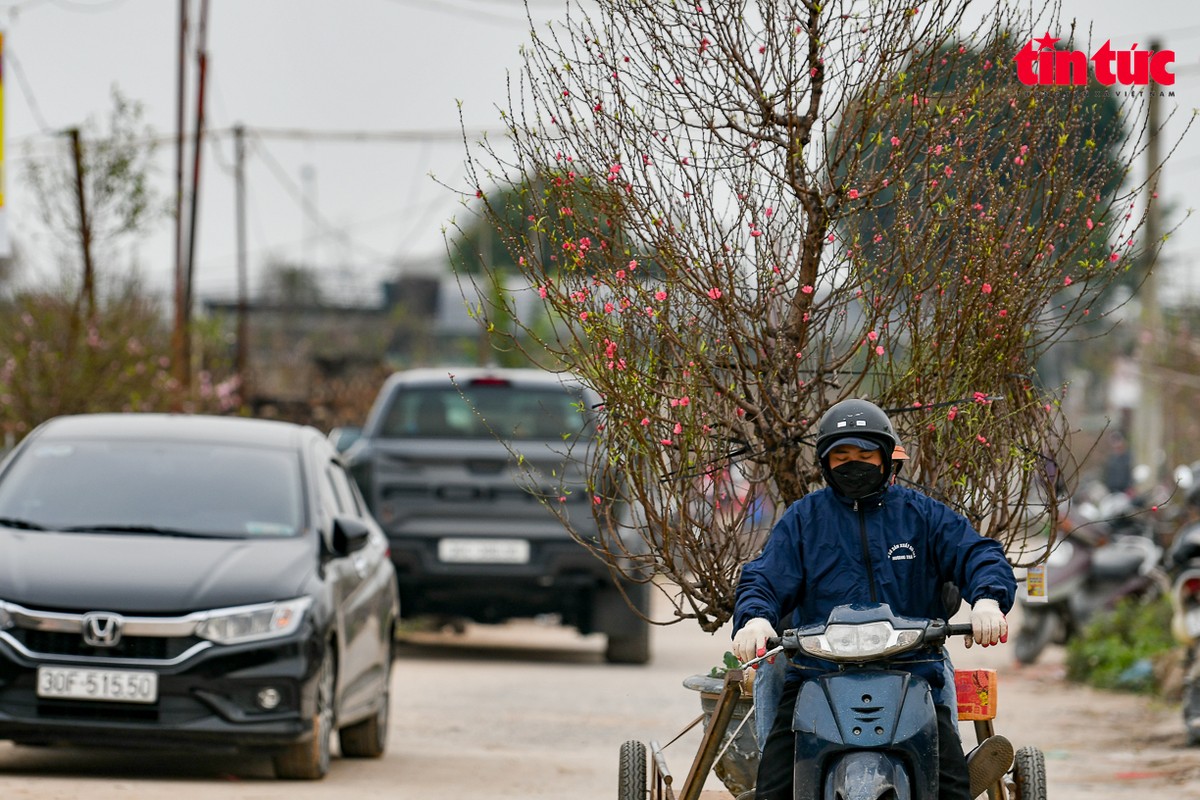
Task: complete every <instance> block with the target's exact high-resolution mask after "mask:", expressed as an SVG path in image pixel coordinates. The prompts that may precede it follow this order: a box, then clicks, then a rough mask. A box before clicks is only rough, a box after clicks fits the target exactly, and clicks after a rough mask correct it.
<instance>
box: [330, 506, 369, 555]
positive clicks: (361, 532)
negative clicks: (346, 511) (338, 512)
mask: <svg viewBox="0 0 1200 800" xmlns="http://www.w3.org/2000/svg"><path fill="white" fill-rule="evenodd" d="M370 536H371V529H370V528H368V527H367V525H366V523H364V522H363V521H362V520H359V519H355V518H354V517H342V516H338V517H334V518H333V541H332V544H333V552H334V555H338V556H348V555H350V554H351V553H354V552H356V551H358V550H362V549H363V548H364V547H366V546H367V540H368V539H369V538H370Z"/></svg>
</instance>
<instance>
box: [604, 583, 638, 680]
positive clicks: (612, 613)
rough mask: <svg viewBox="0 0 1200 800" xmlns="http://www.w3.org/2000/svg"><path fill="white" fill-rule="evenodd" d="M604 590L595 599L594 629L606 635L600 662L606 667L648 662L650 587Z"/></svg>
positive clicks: (636, 586) (628, 586) (631, 586)
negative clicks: (606, 639)
mask: <svg viewBox="0 0 1200 800" xmlns="http://www.w3.org/2000/svg"><path fill="white" fill-rule="evenodd" d="M622 586H623V588H624V590H625V591H624V593H622V592H621V591H620V590H619V589H618V588H617V587H615V586H612V587H606V588H605V590H604V591H602V592H600V593H599V594H598V596H597V597H596V606H595V612H594V613H595V616H596V621H597V625H596V628H597V629H598V630H600V631H603V632H604V633H605V634H607V635H608V644H607V645H606V646H605V648H604V660H605V661H607V662H608V663H610V664H645V663H646V662H648V661H649V660H650V623H649V622H647V621H646V620H645V619H643V618H642V616H641V615H644V614H647V613H648V612H649V610H650V587H649V586H648V585H646V584H644V583H642V584H639V583H625V584H622ZM626 598H628V600H626Z"/></svg>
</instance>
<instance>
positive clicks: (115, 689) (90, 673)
mask: <svg viewBox="0 0 1200 800" xmlns="http://www.w3.org/2000/svg"><path fill="white" fill-rule="evenodd" d="M37 678H38V683H37V694H38V697H52V698H60V699H66V700H102V701H107V702H115V703H154V702H157V701H158V673H155V672H141V671H134V670H117V669H87V668H83V667H38V673H37Z"/></svg>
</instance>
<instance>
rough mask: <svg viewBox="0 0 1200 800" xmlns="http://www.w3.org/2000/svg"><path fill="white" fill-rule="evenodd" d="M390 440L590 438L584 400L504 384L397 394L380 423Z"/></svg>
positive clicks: (572, 394)
mask: <svg viewBox="0 0 1200 800" xmlns="http://www.w3.org/2000/svg"><path fill="white" fill-rule="evenodd" d="M382 435H383V436H386V437H389V438H403V437H411V438H421V437H433V438H438V439H484V438H486V439H492V438H496V437H500V438H503V439H509V440H514V441H521V440H533V439H556V440H561V439H566V438H575V437H580V436H583V437H587V436H590V435H591V422H590V414H589V413H588V409H586V408H585V407H584V403H583V398H582V396H581V395H580V394H578V393H576V392H571V391H569V390H567V389H565V388H562V389H560V388H529V387H520V386H513V385H511V384H508V383H506V382H497V383H494V384H493V383H484V384H480V383H473V384H470V385H467V386H464V387H461V391H460V389H459V388H457V387H453V386H447V387H445V388H441V387H420V388H409V389H405V390H403V391H401V392H399V393H398V394H397V395H396V396H395V397H394V399H393V401H392V405H391V408H389V409H388V413H387V416H386V417H385V418H384V421H383V430H382Z"/></svg>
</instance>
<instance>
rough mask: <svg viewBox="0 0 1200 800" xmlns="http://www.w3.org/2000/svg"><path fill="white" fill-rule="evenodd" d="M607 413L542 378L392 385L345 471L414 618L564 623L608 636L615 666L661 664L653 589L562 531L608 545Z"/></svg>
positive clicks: (423, 375)
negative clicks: (595, 487) (599, 423)
mask: <svg viewBox="0 0 1200 800" xmlns="http://www.w3.org/2000/svg"><path fill="white" fill-rule="evenodd" d="M599 403H600V399H599V397H598V396H597V395H595V394H594V393H593V392H591V391H590V390H589V389H587V388H586V387H584V386H583V385H581V384H579V383H578V382H577V381H575V380H573V379H571V378H569V377H563V376H561V375H557V374H553V373H549V372H544V371H541V370H537V369H499V368H495V369H490V368H446V369H419V370H406V371H402V372H397V373H395V374H393V375H392V376H391V377H390V378H389V379H388V380H387V381H386V382H385V383H384V385H383V387H382V389H381V390H380V392H379V395H378V396H377V398H376V400H375V402H374V404H373V406H372V408H371V410H370V412H369V414H368V415H367V419H366V422H365V424H364V425H363V428H362V431H361V433H360V434H359V436H358V438H357V439H356V440H355V441H354V442H353V444H351V445H349V447H348V449H347V450H346V453H345V458H346V460H347V462H348V464H349V466H350V471H351V473H352V474H353V475H354V477H355V480H356V481H357V482H358V484H359V488H360V489H361V490H362V493H363V496H364V497H365V498H366V500H367V504H368V506H369V507H370V510H371V512H372V513H373V514H374V516H375V518H376V519H377V520H378V521H379V523H380V525H382V526H383V529H384V531H385V532H386V534H387V536H388V540H389V542H390V545H391V559H392V563H393V565H394V566H395V569H396V577H397V580H398V582H399V588H400V608H401V613H402V614H403V615H404V616H405V617H435V618H443V619H448V620H461V619H467V620H472V621H475V622H481V623H499V622H504V621H506V620H509V619H515V618H526V617H544V616H545V615H553V616H555V617H557V618H558V619H559V620H561V622H562V624H564V625H568V626H572V627H574V628H576V629H578V630H579V632H580V633H583V634H590V633H603V634H606V636H607V639H606V645H605V651H604V656H605V659H606V660H607V661H609V662H612V663H633V664H642V663H646V662H647V661H648V660H649V658H650V633H649V623H648V622H647V621H646V616H647V615H648V613H649V599H650V591H649V585H648V583H646V582H635V581H627V580H624V579H619V580H620V582H618V579H616V578H614V575H615V574H617V573H616V572H615V571H614V570H610V568H609V564H608V563H606V561H605V560H604V559H602V558H600V557H597V554H596V553H595V552H594V551H592V550H591V549H590V548H588V547H586V546H584V545H583V544H581V542H580V541H579V540H577V539H576V538H575V537H574V536H572V534H571V532H570V531H569V530H568V529H567V527H566V525H565V524H564V522H563V520H562V519H561V518H560V515H565V516H566V517H567V518H568V519H569V521H570V525H571V527H572V528H574V530H575V533H576V535H578V536H580V537H582V538H585V539H592V538H595V537H597V536H598V529H597V527H596V524H597V523H596V522H595V520H594V518H593V516H592V495H591V493H590V492H589V490H588V485H587V480H586V478H587V473H586V461H587V455H588V454H589V453H590V452H591V448H592V447H593V446H594V443H593V437H592V433H593V431H594V425H595V420H594V409H595V408H596V407H597V406H598V404H599ZM353 433H354V432H353V431H346V430H345V429H339V430H338V431H337V435H338V437H339V438H340V439H341V440H342V441H343V442H345V441H346V437H347V435H350V436H353ZM548 504H553V507H550V506H548Z"/></svg>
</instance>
